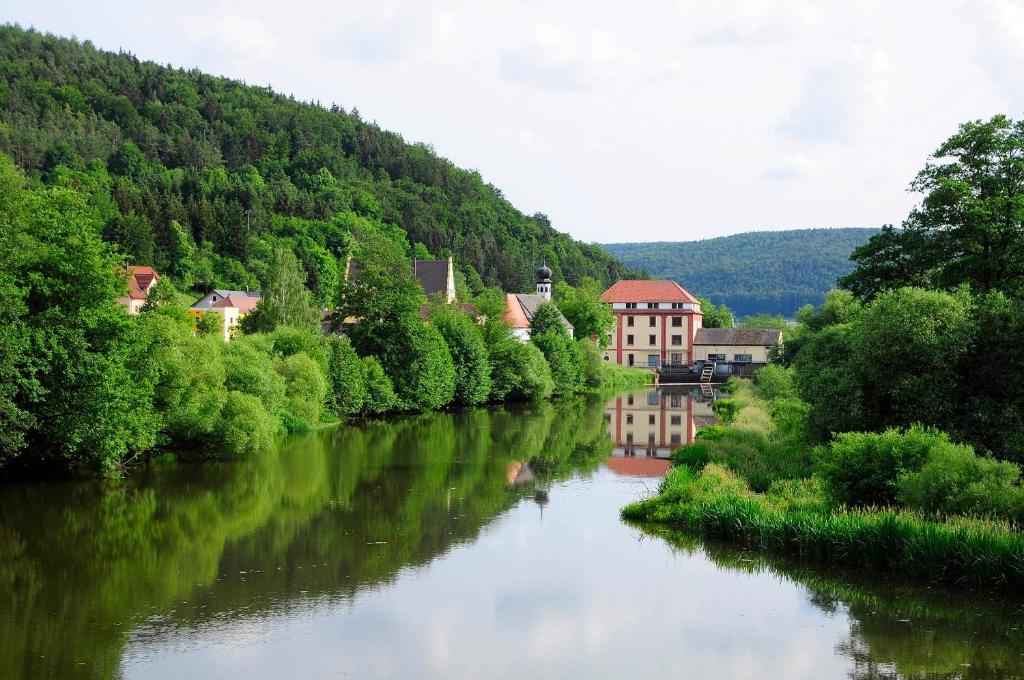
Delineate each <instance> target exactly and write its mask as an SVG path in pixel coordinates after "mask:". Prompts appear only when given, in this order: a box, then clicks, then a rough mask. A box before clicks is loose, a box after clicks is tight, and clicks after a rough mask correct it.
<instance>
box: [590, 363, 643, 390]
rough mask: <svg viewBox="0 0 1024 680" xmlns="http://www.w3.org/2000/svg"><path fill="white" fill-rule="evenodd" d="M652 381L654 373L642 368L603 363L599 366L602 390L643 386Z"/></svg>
mask: <svg viewBox="0 0 1024 680" xmlns="http://www.w3.org/2000/svg"><path fill="white" fill-rule="evenodd" d="M653 382H654V374H653V373H652V372H651V371H649V370H647V369H643V368H630V367H629V366H618V365H616V364H609V363H604V364H602V366H601V386H600V389H602V390H621V389H627V388H630V387H645V386H647V385H650V384H652V383H653Z"/></svg>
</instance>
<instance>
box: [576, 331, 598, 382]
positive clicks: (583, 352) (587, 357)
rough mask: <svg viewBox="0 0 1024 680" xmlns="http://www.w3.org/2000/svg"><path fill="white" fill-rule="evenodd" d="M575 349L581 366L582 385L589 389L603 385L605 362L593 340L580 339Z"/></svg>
mask: <svg viewBox="0 0 1024 680" xmlns="http://www.w3.org/2000/svg"><path fill="white" fill-rule="evenodd" d="M576 348H577V351H578V354H579V356H580V360H581V362H582V366H583V384H584V385H585V386H587V387H589V388H591V389H593V388H595V387H601V386H602V385H603V384H604V381H605V377H604V373H605V371H604V369H605V361H604V359H603V358H602V355H601V350H600V349H599V348H598V346H597V345H596V344H594V341H593V340H590V339H588V338H580V339H579V340H577V341H576Z"/></svg>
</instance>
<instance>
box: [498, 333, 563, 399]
mask: <svg viewBox="0 0 1024 680" xmlns="http://www.w3.org/2000/svg"><path fill="white" fill-rule="evenodd" d="M554 388H555V383H554V380H552V378H551V368H550V367H549V366H548V362H547V360H545V359H544V355H543V354H542V353H541V351H540V350H539V349H538V348H537V346H536V345H533V344H531V343H521V342H518V341H517V340H515V339H513V338H511V337H506V338H504V339H501V340H498V341H497V342H496V343H495V344H494V345H493V346H492V347H491V399H492V400H493V401H531V400H537V399H547V398H548V397H550V396H551V393H552V392H553V391H554Z"/></svg>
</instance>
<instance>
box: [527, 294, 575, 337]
mask: <svg viewBox="0 0 1024 680" xmlns="http://www.w3.org/2000/svg"><path fill="white" fill-rule="evenodd" d="M544 333H554V334H555V335H564V336H566V337H568V336H569V331H568V329H567V328H566V327H565V324H563V323H562V314H561V312H559V311H558V307H557V306H556V305H555V304H554V303H553V302H544V303H541V304H539V305H537V309H536V310H535V311H534V313H533V318H532V319H531V320H530V335H531V336H535V335H543V334H544Z"/></svg>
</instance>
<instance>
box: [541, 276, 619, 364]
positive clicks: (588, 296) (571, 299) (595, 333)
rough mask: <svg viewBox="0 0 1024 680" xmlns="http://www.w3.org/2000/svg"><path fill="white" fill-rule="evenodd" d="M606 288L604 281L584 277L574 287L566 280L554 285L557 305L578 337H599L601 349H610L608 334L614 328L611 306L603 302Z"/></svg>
mask: <svg viewBox="0 0 1024 680" xmlns="http://www.w3.org/2000/svg"><path fill="white" fill-rule="evenodd" d="M603 292H604V287H603V286H602V285H601V282H600V281H598V280H597V279H594V278H591V277H589V276H588V277H585V278H584V279H583V281H581V282H580V285H578V286H576V287H573V286H571V285H569V284H568V283H566V282H565V281H559V282H558V283H556V284H555V290H554V301H555V305H557V306H558V309H559V310H560V311H561V312H562V314H563V315H564V316H565V318H566V320H568V322H569V323H571V324H572V325H573V329H574V330H573V332H574V334H575V335H576V337H578V338H592V337H593V338H597V340H598V342H599V343H600V344H601V346H602V347H607V346H608V334H609V333H611V330H612V328H613V327H614V326H615V317H614V316H613V315H612V310H611V306H610V305H608V304H606V303H605V302H603V301H602V300H601V294H602V293H603Z"/></svg>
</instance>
